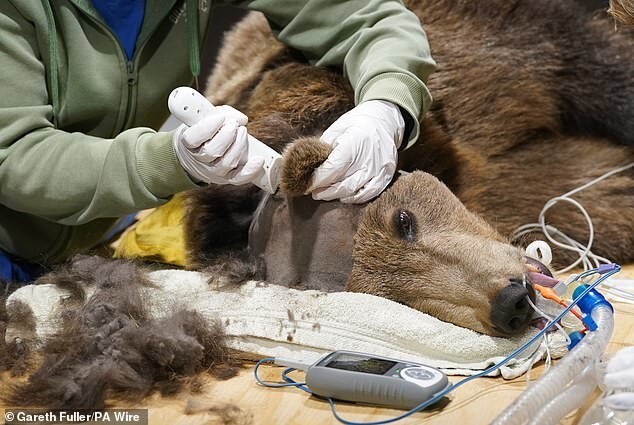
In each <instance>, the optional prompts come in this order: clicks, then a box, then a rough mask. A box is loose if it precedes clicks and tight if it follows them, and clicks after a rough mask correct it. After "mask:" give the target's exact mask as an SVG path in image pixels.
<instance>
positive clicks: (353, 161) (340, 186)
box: [308, 100, 405, 203]
mask: <svg viewBox="0 0 634 425" xmlns="http://www.w3.org/2000/svg"><path fill="white" fill-rule="evenodd" d="M404 131H405V121H404V120H403V116H402V115H401V111H400V110H399V108H398V107H397V106H396V105H394V104H393V103H391V102H387V101H384V100H369V101H366V102H363V103H361V104H359V105H357V106H356V107H355V108H353V109H351V110H350V111H348V112H346V113H345V114H343V115H342V116H341V117H339V118H338V119H337V121H335V122H334V123H333V124H332V125H331V126H330V127H329V128H328V129H327V130H326V131H325V132H324V134H323V135H322V136H321V141H322V142H325V143H327V144H329V145H331V146H332V147H333V150H332V152H331V153H330V155H329V156H328V159H327V160H326V161H325V162H324V163H323V164H322V165H320V166H319V167H318V168H317V169H316V170H315V171H314V173H313V178H312V182H311V185H310V187H309V188H308V192H312V196H313V199H317V200H327V201H328V200H333V199H337V198H339V199H340V200H341V202H346V203H364V202H368V201H369V200H371V199H372V198H374V197H376V196H378V195H379V194H380V193H381V192H382V191H383V189H385V188H386V187H387V185H388V184H389V183H390V181H391V180H392V177H393V175H394V172H395V171H396V160H397V148H398V147H399V146H400V145H401V141H402V140H403V133H404Z"/></svg>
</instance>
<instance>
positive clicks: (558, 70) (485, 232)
mask: <svg viewBox="0 0 634 425" xmlns="http://www.w3.org/2000/svg"><path fill="white" fill-rule="evenodd" d="M406 4H407V6H408V7H409V8H410V9H411V10H412V11H413V12H414V13H416V14H417V15H418V16H419V17H420V18H421V22H422V24H423V26H424V28H425V30H426V33H427V35H428V37H429V41H430V45H431V48H432V54H433V56H434V59H435V60H436V62H437V63H438V70H437V71H436V72H435V73H434V74H432V76H431V77H430V79H429V81H428V87H429V88H430V91H431V92H432V94H433V96H434V103H433V105H432V107H431V109H430V110H429V111H428V113H427V114H426V115H425V117H424V118H423V119H422V121H421V134H420V138H419V140H418V143H416V144H415V145H414V146H413V147H411V148H409V149H407V150H406V151H403V152H401V153H400V156H399V168H400V169H402V170H405V171H416V170H421V171H424V172H426V173H428V174H425V173H420V172H417V173H413V174H412V175H411V176H407V177H406V178H403V179H402V182H401V183H399V181H401V180H397V181H396V183H394V185H393V186H392V187H391V188H389V189H388V190H387V191H386V192H385V193H384V194H382V195H381V196H380V197H379V198H378V199H377V200H376V201H375V202H373V203H371V204H370V205H369V206H368V208H366V211H365V212H364V214H363V218H362V220H361V222H360V224H359V229H360V231H359V233H358V234H357V235H356V238H355V252H354V263H355V266H354V267H355V268H354V273H353V274H352V278H351V280H350V281H349V282H348V288H349V289H353V290H359V291H364V292H369V293H376V294H382V295H385V296H388V297H391V298H393V299H397V300H398V301H400V302H404V303H406V304H408V305H410V306H414V307H416V308H419V309H421V310H422V311H428V312H431V313H433V314H435V315H437V316H439V317H440V318H442V319H443V320H448V321H453V322H454V323H458V324H461V325H462V326H467V327H471V328H473V329H477V330H480V331H484V332H488V333H493V334H495V333H496V332H495V330H494V329H493V328H492V325H491V320H490V319H491V317H490V315H489V314H490V313H491V314H492V310H495V308H494V307H495V306H496V301H495V299H496V297H497V296H496V295H495V294H496V293H499V292H500V291H501V288H502V286H501V285H502V284H501V283H499V282H501V281H505V282H508V281H511V282H513V281H516V280H517V278H518V276H521V273H522V271H521V269H522V267H523V266H522V264H521V255H520V254H521V250H519V249H516V248H513V247H511V245H509V244H508V243H507V242H504V241H507V240H508V237H509V236H510V235H511V232H512V231H513V230H514V229H516V228H517V227H518V226H520V225H522V224H526V223H532V222H535V221H536V220H537V217H538V214H539V212H540V210H541V209H542V207H543V205H544V204H545V203H546V201H547V200H548V199H550V198H552V197H555V196H558V195H561V194H564V193H566V192H568V191H569V190H571V189H574V188H576V187H578V186H580V185H582V184H584V183H586V182H588V181H590V180H592V179H593V178H595V177H598V176H600V175H601V174H603V173H605V172H607V171H610V170H612V169H615V168H617V167H620V166H623V165H625V164H628V163H630V162H632V161H633V160H634V155H633V152H632V146H634V121H633V120H632V119H631V117H632V116H634V81H633V78H634V77H633V76H634V49H632V48H631V46H632V44H631V40H632V39H631V34H628V33H627V32H626V31H619V32H618V33H615V31H614V28H613V25H612V23H611V20H610V19H608V17H607V16H603V17H602V18H589V17H588V15H586V14H584V13H581V12H580V11H579V8H578V7H577V5H576V4H575V3H574V2H573V1H568V0H557V1H550V0H538V1H533V2H526V1H520V0H511V1H507V0H488V1H478V2H472V1H467V0H458V1H449V0H447V1H431V0H429V1H427V0H412V1H408V2H406ZM266 26H267V23H266V21H265V20H264V19H263V18H262V16H259V15H251V16H249V17H247V18H246V19H245V20H244V21H242V22H241V23H240V24H238V25H237V26H236V28H235V29H234V30H233V31H232V33H231V34H230V38H228V39H227V43H226V45H225V48H224V49H223V50H222V51H221V54H220V57H219V65H218V67H217V68H216V70H215V71H214V74H213V76H212V78H211V79H210V82H209V87H208V93H210V95H211V97H212V99H213V100H214V101H215V102H216V103H231V104H233V105H234V106H236V107H237V108H238V109H241V110H243V111H244V112H245V113H247V115H249V117H250V122H249V131H250V132H251V133H252V134H253V135H254V136H256V137H258V138H259V139H261V140H263V141H264V142H266V143H268V144H270V145H271V146H273V147H274V148H275V149H277V150H278V151H281V150H282V149H283V148H284V146H285V145H287V144H289V143H292V142H293V141H295V140H297V139H299V138H303V137H311V136H312V137H318V136H319V135H320V134H321V132H323V131H324V130H325V129H326V128H327V127H328V126H329V125H330V124H331V123H332V122H333V121H334V120H335V119H336V118H337V117H338V116H339V115H340V114H341V112H343V111H346V110H349V109H351V108H352V107H353V96H352V91H351V89H350V87H349V86H348V85H347V83H346V81H345V79H344V78H343V77H342V76H341V74H340V73H339V72H338V70H334V69H323V68H316V67H312V66H310V65H308V64H306V63H304V62H302V60H301V59H298V55H297V54H294V53H293V52H292V51H290V50H286V51H285V49H284V48H281V45H280V44H279V43H278V42H277V41H275V40H274V39H273V37H272V35H271V34H270V33H267V30H266ZM245 45H249V49H254V50H255V51H257V55H258V63H261V64H262V66H256V65H254V66H251V65H249V66H246V67H244V66H240V64H244V63H248V57H242V56H241V55H240V51H241V48H242V46H245ZM254 45H258V46H259V47H258V48H255V47H254ZM236 82H238V83H239V84H238V83H236ZM238 86H239V87H240V89H241V90H242V91H241V92H240V93H232V96H231V97H222V96H221V95H220V94H222V93H226V92H227V91H228V90H227V89H226V88H227V87H231V88H236V87H238ZM298 149H303V150H305V151H306V152H307V154H308V155H309V157H310V156H311V155H312V154H311V153H310V152H308V149H306V148H305V147H301V148H300V147H299V146H298ZM317 157H318V156H316V157H315V158H312V159H313V160H314V159H316V158H317ZM295 165H297V164H296V163H295V164H293V163H290V164H287V166H288V167H295ZM309 168H310V167H309ZM295 174H296V173H295ZM429 174H431V175H433V176H436V177H437V178H438V179H439V180H435V179H430V178H428V177H429ZM303 181H305V179H301V182H303ZM443 185H445V186H446V188H448V189H449V191H447V192H443V190H446V188H444V189H443ZM300 186H303V183H302V184H301V185H300ZM236 190H237V191H240V189H236ZM298 192H299V191H298ZM412 193H418V196H419V198H421V199H423V198H425V197H427V198H433V199H436V202H428V203H422V202H416V200H413V199H409V197H411V194H412ZM442 193H445V194H446V197H445V198H442V197H438V194H442ZM450 193H453V195H455V196H456V197H457V199H456V200H455V201H454V200H450V199H449V194H450ZM453 195H451V196H453ZM196 196H199V195H196ZM443 196H445V195H443ZM198 199H200V197H199V198H198ZM443 199H444V200H443ZM575 199H577V200H578V201H579V202H580V203H581V204H582V205H583V206H584V207H585V208H586V209H587V210H588V213H589V215H590V216H591V217H592V220H593V223H594V228H595V240H594V244H593V247H592V249H593V251H594V252H596V253H597V254H599V255H602V256H605V257H608V258H611V259H613V260H615V261H618V262H628V261H631V260H633V259H634V256H633V255H634V254H633V253H634V221H632V219H631V217H632V216H634V171H633V170H632V169H630V170H628V171H625V172H622V173H620V174H618V175H615V176H612V177H610V178H609V179H607V180H604V181H602V182H601V183H600V184H598V185H595V186H592V187H590V188H588V189H585V190H583V191H582V192H579V193H578V194H576V195H575ZM387 200H389V202H388V201H387ZM224 202H226V201H224V200H223V199H222V197H214V198H213V201H212V203H211V204H206V205H205V204H200V203H196V202H194V203H193V204H192V207H193V208H192V211H193V213H194V214H196V210H197V209H199V208H205V209H206V211H207V213H208V214H205V223H206V226H207V227H206V229H207V232H206V233H201V232H200V230H201V229H202V228H203V227H202V226H197V227H195V228H196V229H197V231H196V232H188V234H189V235H190V236H189V239H190V241H192V242H191V244H190V245H189V247H190V249H191V251H190V253H191V255H192V256H193V257H198V256H201V255H202V256H205V255H206V254H205V252H209V251H208V248H207V251H206V250H205V249H204V247H210V246H211V247H214V248H213V249H216V248H217V247H218V245H220V248H222V242H221V241H222V239H221V238H220V237H218V230H216V229H217V226H216V225H215V223H217V222H219V220H220V222H222V221H223V220H224V221H225V222H226V221H227V218H226V217H224V216H223V215H225V214H228V215H229V216H231V211H227V210H226V209H225V210H222V211H223V213H222V214H217V213H216V212H215V211H214V210H215V209H216V207H220V206H221V205H223V204H224ZM289 202H290V201H289ZM456 202H458V203H461V204H462V205H463V207H461V208H466V210H465V211H470V212H471V213H469V214H462V213H461V214H458V215H457V216H456V215H455V214H454V212H456V211H462V210H461V209H460V208H457V209H456V208H453V207H451V208H449V206H450V205H454V206H455V204H456ZM412 203H414V204H412ZM407 205H410V210H409V211H410V212H411V213H412V215H413V216H414V218H415V220H416V221H417V222H419V223H425V227H424V228H422V227H421V228H420V229H419V232H416V233H415V235H414V236H412V238H413V240H412V241H409V245H407V244H405V245H404V244H403V235H404V234H403V233H398V232H396V233H395V232H394V228H391V230H390V229H386V228H385V227H384V226H386V224H385V223H388V222H392V223H393V221H390V220H388V221H386V222H385V223H384V222H382V221H380V220H379V221H377V220H375V219H373V218H372V217H373V216H380V217H392V218H393V217H394V211H400V210H401V209H403V207H405V206H407ZM448 208H449V209H448ZM377 209H378V211H377ZM373 211H374V213H372V212H373ZM441 212H445V213H446V214H448V216H449V217H453V218H454V219H455V222H454V223H453V224H452V226H440V227H439V228H440V229H444V230H443V232H445V233H443V232H439V231H437V230H436V228H437V224H438V223H437V222H436V221H434V220H432V219H429V218H434V217H435V220H437V221H438V222H439V223H442V221H443V220H445V219H446V217H445V216H444V215H443V214H441ZM472 213H475V214H477V215H479V216H480V217H481V218H478V216H476V215H475V214H472ZM373 214H374V215H373ZM460 217H462V218H460ZM482 219H483V220H484V222H485V223H487V226H488V227H482V226H481V224H480V222H481V221H482ZM391 220H392V219H391ZM547 222H548V223H549V224H553V225H555V226H556V227H558V228H559V229H561V230H562V231H564V232H565V233H567V234H568V235H570V236H571V237H573V238H574V239H576V240H579V241H586V240H587V239H588V231H587V225H586V223H585V221H584V219H583V218H582V216H581V215H580V214H579V213H578V212H577V211H576V210H575V209H574V208H570V207H569V206H567V205H565V204H564V205H562V206H559V205H558V206H556V207H555V208H553V209H552V210H551V211H550V212H549V214H548V215H547ZM366 228H367V232H365V231H364V232H362V231H361V230H363V229H366ZM242 229H243V230H245V229H246V230H245V231H247V230H248V229H247V226H242ZM289 229H290V228H289ZM381 229H384V231H383V230H381ZM452 229H454V230H452ZM455 229H460V230H461V232H462V233H463V237H460V235H459V232H456V231H455ZM388 230H390V232H388ZM222 231H223V232H225V231H226V229H223V230H222ZM289 231H290V230H289ZM377 235H378V236H381V237H383V236H385V237H386V238H388V239H387V240H386V241H383V242H381V243H375V242H372V241H373V240H374V239H372V238H373V237H377ZM443 237H444V238H446V240H449V241H451V243H445V244H443V242H442V241H443V240H444V239H443ZM246 238H247V236H246V234H245V235H244V239H246ZM434 238H435V242H434ZM536 238H543V235H541V234H532V235H529V236H526V237H525V238H524V239H523V240H521V241H517V242H518V243H521V244H522V245H525V244H527V243H528V242H530V241H531V240H533V239H536ZM379 239H380V238H379ZM500 244H501V245H503V246H504V247H506V248H503V247H502V246H501V245H500ZM474 246H478V247H479V248H480V250H479V251H474V249H473V247H474ZM495 247H498V248H497V249H496V248H495ZM361 248H363V249H361ZM404 248H407V249H411V252H410V251H408V250H405V251H403V249H404ZM432 248H433V249H432ZM404 253H408V254H407V255H406V256H403V255H404ZM252 254H254V253H252ZM255 254H257V253H255ZM475 254H477V255H475ZM509 258H515V260H513V261H511V262H509ZM570 258H571V257H570V256H569V255H566V254H565V253H564V254H562V253H561V252H556V259H557V261H559V263H563V262H566V261H569V260H570ZM460 259H462V261H459V260H460ZM390 262H393V264H391V263H390ZM362 264H365V266H363V267H362V266H361V265H362ZM435 264H439V265H443V266H444V268H443V269H442V270H446V273H445V272H442V270H441V269H440V268H436V267H434V265H435ZM383 268H387V269H389V270H391V271H393V273H392V274H391V275H389V277H390V278H391V280H389V279H388V276H387V275H386V274H385V273H380V272H379V271H380V270H382V269H383ZM407 268H410V269H411V273H410V274H412V275H416V279H411V280H408V281H407V282H405V283H404V282H403V281H399V279H400V278H401V277H403V275H399V276H398V277H399V279H394V277H395V276H396V274H395V273H397V271H398V270H405V269H407ZM414 270H415V272H414ZM408 273H409V271H408ZM448 273H449V274H448ZM267 276H268V273H267ZM487 276H488V277H487ZM388 280H389V281H394V282H395V283H394V284H393V287H392V288H390V291H386V288H385V285H386V283H387V282H388ZM416 282H418V283H416ZM420 282H426V283H425V285H422V284H421V283H420ZM476 282H477V283H476ZM412 285H418V286H412ZM470 285H477V287H474V291H476V292H474V294H472V296H471V297H470V298H469V297H466V298H465V297H463V298H460V299H454V298H452V297H453V294H455V293H460V291H462V289H463V288H468V287H470ZM401 286H402V287H401ZM468 291H471V290H470V289H469V290H468ZM478 291H479V292H478ZM415 294H416V295H415ZM476 295H477V296H476ZM433 297H437V299H436V300H435V301H434V302H432V301H429V302H428V303H427V305H425V303H424V302H423V301H422V300H424V299H428V300H433ZM475 299H482V302H479V303H477V302H475V301H473V303H472V300H475ZM434 303H435V304H436V305H432V304H434ZM470 303H471V304H470ZM497 305H499V302H498V304H497ZM456 306H457V307H456ZM458 307H459V308H458ZM462 307H464V308H465V309H466V308H471V309H472V312H470V313H459V311H460V310H461V308H462Z"/></svg>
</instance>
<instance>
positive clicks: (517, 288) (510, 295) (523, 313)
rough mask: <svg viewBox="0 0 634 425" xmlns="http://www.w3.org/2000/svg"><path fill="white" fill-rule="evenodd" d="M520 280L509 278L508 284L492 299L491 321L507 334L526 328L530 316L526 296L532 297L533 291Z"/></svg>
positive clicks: (533, 296) (533, 295) (529, 307)
mask: <svg viewBox="0 0 634 425" xmlns="http://www.w3.org/2000/svg"><path fill="white" fill-rule="evenodd" d="M521 282H522V280H521V279H510V284H509V285H508V286H506V287H504V288H503V289H502V290H501V291H500V292H498V294H497V295H496V297H495V300H494V301H493V308H492V311H491V321H492V322H493V324H494V325H495V327H496V328H497V329H498V330H499V331H501V332H503V333H505V334H507V335H513V334H517V333H520V332H521V331H523V330H524V329H526V327H527V326H528V322H529V320H530V318H531V311H532V310H531V306H530V304H529V303H528V300H527V299H526V297H527V296H530V297H531V298H532V299H534V298H535V292H534V291H533V288H532V287H531V286H527V287H524V286H523V285H522V283H521ZM531 295H532V296H531Z"/></svg>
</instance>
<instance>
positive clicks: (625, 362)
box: [603, 347, 634, 411]
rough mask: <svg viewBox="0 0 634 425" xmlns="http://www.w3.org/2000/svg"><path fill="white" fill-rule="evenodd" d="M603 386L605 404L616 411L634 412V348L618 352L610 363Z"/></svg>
mask: <svg viewBox="0 0 634 425" xmlns="http://www.w3.org/2000/svg"><path fill="white" fill-rule="evenodd" d="M603 384H604V386H605V387H606V388H605V391H606V392H607V395H606V397H605V399H604V401H603V402H604V404H606V405H607V406H609V407H611V408H612V409H616V410H631V411H634V347H626V348H622V349H621V350H619V351H617V352H616V354H614V356H613V357H612V358H611V359H610V361H609V362H608V367H607V370H606V374H605V377H604V379H603Z"/></svg>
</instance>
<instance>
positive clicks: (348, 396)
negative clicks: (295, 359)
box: [306, 351, 450, 409]
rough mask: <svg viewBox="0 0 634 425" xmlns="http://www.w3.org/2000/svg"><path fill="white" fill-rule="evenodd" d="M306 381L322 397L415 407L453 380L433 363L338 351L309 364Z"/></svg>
mask: <svg viewBox="0 0 634 425" xmlns="http://www.w3.org/2000/svg"><path fill="white" fill-rule="evenodd" d="M306 385H307V386H308V387H309V388H310V389H311V391H312V392H313V393H314V394H316V395H318V396H322V397H330V398H333V399H339V400H346V401H354V402H359V403H368V404H380V405H386V406H391V407H396V408H402V409H411V408H413V407H416V406H418V405H419V404H421V403H422V402H424V401H426V400H429V399H430V398H432V397H433V396H434V394H436V393H438V392H439V391H441V390H443V389H445V388H447V386H449V385H450V384H449V380H448V379H447V376H446V375H445V374H444V373H442V372H441V371H440V370H438V369H436V368H433V367H430V366H425V365H422V364H418V363H412V362H407V361H402V360H396V359H390V358H387V357H380V356H374V355H369V354H363V353H355V352H352V351H335V352H333V353H330V354H328V355H327V356H326V357H324V358H322V359H320V360H318V361H317V362H316V363H315V364H313V365H312V366H311V367H309V368H308V370H307V371H306Z"/></svg>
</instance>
